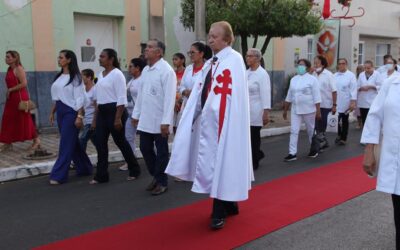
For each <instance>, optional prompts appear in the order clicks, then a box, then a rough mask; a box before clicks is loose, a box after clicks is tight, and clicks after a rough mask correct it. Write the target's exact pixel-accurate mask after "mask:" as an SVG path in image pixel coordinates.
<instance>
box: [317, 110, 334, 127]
mask: <svg viewBox="0 0 400 250" xmlns="http://www.w3.org/2000/svg"><path fill="white" fill-rule="evenodd" d="M320 110H321V120H318V119H316V120H315V130H316V131H317V132H318V133H325V131H326V126H327V125H328V114H329V112H331V111H332V109H326V108H320Z"/></svg>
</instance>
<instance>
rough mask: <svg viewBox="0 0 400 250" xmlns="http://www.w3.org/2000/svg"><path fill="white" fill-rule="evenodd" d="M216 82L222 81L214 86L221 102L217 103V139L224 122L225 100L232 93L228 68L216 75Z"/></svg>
mask: <svg viewBox="0 0 400 250" xmlns="http://www.w3.org/2000/svg"><path fill="white" fill-rule="evenodd" d="M216 80H217V82H218V83H222V86H221V87H219V86H218V85H216V86H215V87H214V93H215V95H219V94H220V95H221V102H220V105H219V122H218V123H219V126H218V141H219V137H220V135H221V131H222V126H223V124H224V117H225V110H226V100H227V97H228V95H232V86H231V87H229V85H232V77H231V71H230V70H229V69H225V70H224V71H222V74H221V75H218V76H217V78H216Z"/></svg>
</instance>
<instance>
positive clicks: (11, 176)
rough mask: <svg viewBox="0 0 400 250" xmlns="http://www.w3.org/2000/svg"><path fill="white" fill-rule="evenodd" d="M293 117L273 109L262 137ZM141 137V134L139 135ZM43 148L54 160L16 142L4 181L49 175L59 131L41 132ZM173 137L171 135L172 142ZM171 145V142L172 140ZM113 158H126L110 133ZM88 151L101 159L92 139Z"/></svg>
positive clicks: (3, 157)
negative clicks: (37, 155) (31, 153)
mask: <svg viewBox="0 0 400 250" xmlns="http://www.w3.org/2000/svg"><path fill="white" fill-rule="evenodd" d="M289 121H290V117H289V118H288V120H286V121H285V120H283V118H282V111H271V112H270V124H268V125H267V126H266V127H265V128H263V129H262V130H261V136H262V137H268V136H275V135H281V134H285V133H289V130H290V122H289ZM138 137H139V136H138ZM138 137H137V138H136V145H137V146H139V138H138ZM40 140H41V147H42V149H45V150H47V152H49V153H54V154H56V155H55V156H54V157H53V158H51V159H46V160H27V159H24V158H23V156H26V155H27V154H28V153H29V152H28V151H27V150H26V149H27V148H29V146H30V145H31V143H32V142H31V141H26V142H23V143H14V144H13V149H12V150H11V151H7V152H0V182H4V181H11V180H16V179H21V178H26V177H31V176H36V175H41V174H48V173H49V172H50V171H51V168H52V167H53V165H54V162H55V160H56V157H57V153H58V145H59V140H60V136H59V134H58V133H46V134H45V133H43V134H40ZM172 140H173V136H171V137H170V142H172ZM170 144H171V143H170ZM108 147H109V161H110V162H118V161H123V157H122V155H121V152H120V151H119V150H118V148H117V146H116V145H115V144H114V142H113V141H112V138H111V136H110V139H109V142H108ZM87 153H88V155H89V158H90V160H91V161H92V163H96V162H97V152H96V149H95V148H94V146H93V145H92V143H91V142H88V147H87ZM136 155H137V156H138V158H141V157H142V155H141V153H140V150H139V148H136Z"/></svg>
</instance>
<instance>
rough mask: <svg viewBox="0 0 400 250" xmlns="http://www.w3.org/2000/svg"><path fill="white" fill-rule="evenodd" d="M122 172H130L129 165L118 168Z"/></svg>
mask: <svg viewBox="0 0 400 250" xmlns="http://www.w3.org/2000/svg"><path fill="white" fill-rule="evenodd" d="M118 169H119V170H120V171H127V170H128V164H126V163H125V164H124V165H122V166H121V167H119V168H118Z"/></svg>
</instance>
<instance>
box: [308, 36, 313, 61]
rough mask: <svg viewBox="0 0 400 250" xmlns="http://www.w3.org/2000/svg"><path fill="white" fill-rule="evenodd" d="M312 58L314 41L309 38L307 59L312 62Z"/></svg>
mask: <svg viewBox="0 0 400 250" xmlns="http://www.w3.org/2000/svg"><path fill="white" fill-rule="evenodd" d="M313 58H314V40H313V39H312V38H309V39H308V40H307V59H308V60H309V61H310V62H312V60H313Z"/></svg>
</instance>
